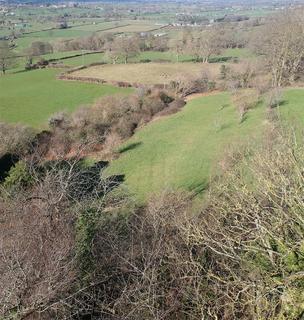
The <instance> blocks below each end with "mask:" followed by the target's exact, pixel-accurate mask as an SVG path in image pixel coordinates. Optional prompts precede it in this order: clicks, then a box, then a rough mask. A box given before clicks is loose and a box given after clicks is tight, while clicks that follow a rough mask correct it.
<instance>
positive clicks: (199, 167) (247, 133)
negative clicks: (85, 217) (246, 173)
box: [108, 89, 304, 200]
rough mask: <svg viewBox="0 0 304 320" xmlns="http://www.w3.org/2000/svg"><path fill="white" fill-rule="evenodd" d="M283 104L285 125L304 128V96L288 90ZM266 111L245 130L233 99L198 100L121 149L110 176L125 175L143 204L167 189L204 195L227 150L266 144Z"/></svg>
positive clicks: (218, 96) (300, 91) (251, 117)
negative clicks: (259, 143) (179, 189)
mask: <svg viewBox="0 0 304 320" xmlns="http://www.w3.org/2000/svg"><path fill="white" fill-rule="evenodd" d="M283 100H284V101H283V103H282V105H281V106H280V107H279V108H280V109H279V113H280V116H281V119H282V120H283V122H284V123H285V124H288V125H289V127H290V123H295V125H297V128H298V127H299V126H300V127H301V128H302V127H303V124H304V108H303V103H302V102H303V100H304V90H303V89H288V90H286V91H285V93H284V96H283ZM223 105H226V106H225V107H224V108H223V109H222V110H221V107H222V106H223ZM265 111H266V110H265V107H264V105H263V104H260V105H259V106H258V107H257V108H255V109H253V110H251V111H250V112H249V114H248V117H247V118H246V120H245V121H244V122H243V123H242V124H239V122H238V119H237V114H236V110H235V107H234V106H233V105H232V104H231V101H230V95H229V94H228V93H220V94H215V95H210V96H206V97H200V98H196V99H194V100H192V101H190V102H188V104H187V105H186V106H185V108H184V109H183V110H182V111H181V112H179V113H177V114H175V115H173V116H170V117H167V118H162V119H159V120H157V121H155V122H152V123H150V124H149V125H147V126H146V127H145V128H143V129H141V130H139V131H138V132H137V133H136V134H135V135H134V136H133V137H132V138H131V139H130V140H129V141H127V142H126V143H125V144H124V145H123V146H122V147H121V148H120V152H121V155H120V157H119V158H118V159H117V160H115V161H114V162H113V163H112V165H111V167H110V168H109V170H108V173H110V174H114V173H115V174H118V173H119V174H125V176H126V185H127V186H128V188H129V189H130V191H131V192H133V193H134V194H135V195H136V196H137V197H138V198H139V199H140V200H145V197H146V196H147V195H148V194H150V193H151V192H158V191H161V190H163V189H164V188H177V189H178V188H182V189H186V190H191V191H195V192H200V191H202V190H203V189H204V188H205V187H206V186H207V184H208V182H209V179H210V174H211V173H213V174H214V173H215V174H216V173H217V172H216V164H217V163H218V161H219V160H221V159H222V157H223V154H224V153H225V150H226V149H228V148H230V147H231V146H233V145H234V146H237V145H238V144H239V143H242V142H250V141H251V142H252V140H253V139H256V141H259V139H262V138H263V131H264V130H263V129H264V128H266V126H267V124H268V122H267V121H266V113H265ZM253 141H254V140H253Z"/></svg>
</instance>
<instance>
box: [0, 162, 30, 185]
mask: <svg viewBox="0 0 304 320" xmlns="http://www.w3.org/2000/svg"><path fill="white" fill-rule="evenodd" d="M32 182H33V177H32V175H31V173H30V171H29V169H28V167H27V164H26V163H25V162H24V161H19V162H17V163H16V164H15V166H14V167H12V168H11V169H10V171H9V173H8V176H7V177H6V178H5V180H4V182H3V187H4V188H7V189H17V190H18V189H21V188H22V187H28V186H29V185H30V184H31V183H32Z"/></svg>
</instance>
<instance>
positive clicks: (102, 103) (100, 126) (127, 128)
mask: <svg viewBox="0 0 304 320" xmlns="http://www.w3.org/2000/svg"><path fill="white" fill-rule="evenodd" d="M174 100H175V99H174V98H172V97H171V95H170V94H168V93H166V92H165V91H163V90H156V89H154V90H150V89H145V88H141V89H138V91H137V92H136V93H135V94H134V95H130V96H125V95H121V96H109V97H104V98H101V99H99V100H97V101H96V102H95V103H94V104H93V105H92V106H90V107H84V108H80V109H78V110H77V111H75V112H74V113H73V114H71V115H66V114H64V113H58V114H56V115H54V116H52V117H51V118H50V119H49V125H50V128H51V135H50V136H49V137H48V138H47V139H46V141H45V143H43V145H44V147H45V148H46V149H47V151H46V152H47V153H49V155H50V153H52V150H53V149H55V150H57V151H58V150H59V149H60V150H61V154H62V155H64V154H66V155H67V154H69V153H70V152H74V151H75V150H78V147H77V146H78V144H82V143H91V148H92V149H94V147H93V145H94V146H95V147H96V148H97V149H99V150H100V151H101V150H105V149H106V150H108V147H109V145H108V143H110V144H111V145H112V147H111V149H112V150H111V151H112V152H113V149H114V147H115V146H116V147H117V144H119V143H120V142H121V141H123V140H125V139H127V138H129V137H131V136H132V135H133V134H134V132H135V130H136V129H137V128H139V127H141V126H143V125H144V124H146V123H147V122H149V121H150V120H151V119H152V118H153V117H154V116H155V115H157V114H159V113H160V112H162V111H164V110H168V112H169V111H170V112H171V111H172V110H175V112H176V111H177V108H176V104H175V105H172V103H173V102H174ZM182 106H183V105H181V107H182ZM73 150H74V151H73ZM108 151H109V150H108Z"/></svg>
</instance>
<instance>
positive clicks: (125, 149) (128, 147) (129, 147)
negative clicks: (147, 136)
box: [119, 142, 142, 153]
mask: <svg viewBox="0 0 304 320" xmlns="http://www.w3.org/2000/svg"><path fill="white" fill-rule="evenodd" d="M140 145H142V142H134V143H130V144H128V145H126V146H125V147H122V148H121V149H119V153H125V152H128V151H131V150H134V149H136V148H137V147H139V146H140Z"/></svg>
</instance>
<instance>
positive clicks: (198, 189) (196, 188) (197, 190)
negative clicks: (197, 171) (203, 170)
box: [188, 179, 208, 196]
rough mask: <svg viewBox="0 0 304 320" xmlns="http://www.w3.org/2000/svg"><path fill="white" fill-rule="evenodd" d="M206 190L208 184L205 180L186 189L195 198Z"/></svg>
mask: <svg viewBox="0 0 304 320" xmlns="http://www.w3.org/2000/svg"><path fill="white" fill-rule="evenodd" d="M207 188H208V182H207V180H206V179H205V180H202V181H200V182H194V183H192V184H191V185H190V186H189V187H188V189H189V191H190V192H192V193H193V194H194V195H195V196H197V195H199V194H202V193H203V192H204V191H206V190H207Z"/></svg>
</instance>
